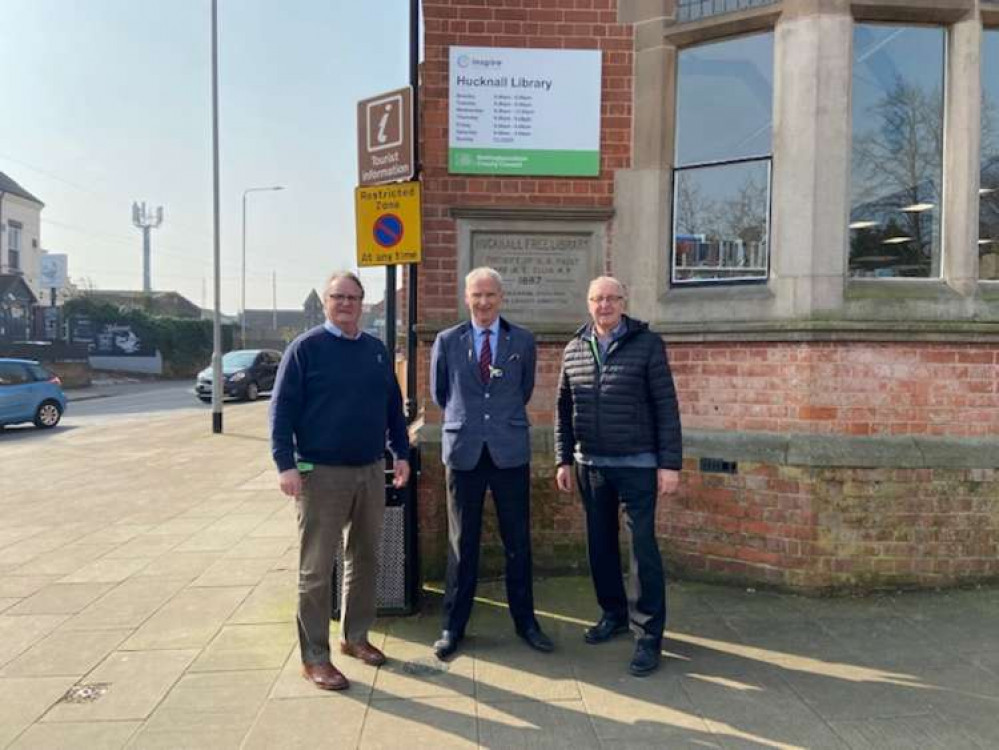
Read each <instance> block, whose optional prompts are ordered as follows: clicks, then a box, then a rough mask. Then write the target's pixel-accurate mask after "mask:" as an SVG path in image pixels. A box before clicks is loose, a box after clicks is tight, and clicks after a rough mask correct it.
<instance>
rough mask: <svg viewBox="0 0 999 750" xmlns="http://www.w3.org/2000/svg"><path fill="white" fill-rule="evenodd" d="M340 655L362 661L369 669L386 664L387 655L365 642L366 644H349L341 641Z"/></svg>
mask: <svg viewBox="0 0 999 750" xmlns="http://www.w3.org/2000/svg"><path fill="white" fill-rule="evenodd" d="M340 653H341V654H346V655H347V656H353V657H354V658H355V659H360V660H361V661H363V662H364V663H365V664H367V665H368V666H369V667H380V666H381V665H382V664H384V663H385V654H383V653H382V652H381V651H379V650H378V649H377V648H375V647H374V646H372V645H371V644H370V643H368V642H367V641H365V642H364V643H348V642H347V641H340Z"/></svg>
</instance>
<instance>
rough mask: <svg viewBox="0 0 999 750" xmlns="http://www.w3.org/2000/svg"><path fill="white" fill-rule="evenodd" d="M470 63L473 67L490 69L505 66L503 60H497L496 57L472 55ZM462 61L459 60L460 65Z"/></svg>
mask: <svg viewBox="0 0 999 750" xmlns="http://www.w3.org/2000/svg"><path fill="white" fill-rule="evenodd" d="M469 63H470V64H471V66H472V67H473V68H483V69H485V70H489V69H491V68H501V67H502V66H503V61H502V60H497V59H496V58H495V57H474V56H473V57H470V58H469ZM460 64H461V63H460V62H459V65H460Z"/></svg>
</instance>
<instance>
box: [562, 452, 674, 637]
mask: <svg viewBox="0 0 999 750" xmlns="http://www.w3.org/2000/svg"><path fill="white" fill-rule="evenodd" d="M576 479H577V481H578V482H579V491H580V494H581V495H582V496H583V507H584V509H585V510H586V546H587V554H588V556H589V562H590V575H591V576H592V577H593V588H594V589H595V590H596V594H597V602H598V603H599V604H600V607H601V609H602V610H603V612H604V615H605V616H607V617H612V618H614V619H616V620H618V621H619V622H627V621H628V604H629V601H630V602H631V604H632V606H631V618H630V619H631V624H632V626H633V629H636V628H637V629H638V630H639V632H640V633H642V634H644V635H645V636H650V637H654V638H655V639H656V640H657V641H661V640H662V634H663V628H664V627H665V626H666V581H665V574H664V572H663V561H662V556H661V555H660V554H659V546H658V545H657V544H656V528H655V520H656V492H657V477H656V470H655V469H631V468H624V467H599V466H585V465H581V464H577V465H576ZM619 505H623V506H624V515H625V521H626V523H627V526H628V531H629V532H630V534H631V575H630V576H629V580H628V591H627V592H625V586H624V580H623V576H622V573H621V550H620V546H619V544H618V534H619V528H620V527H619V523H618V506H619Z"/></svg>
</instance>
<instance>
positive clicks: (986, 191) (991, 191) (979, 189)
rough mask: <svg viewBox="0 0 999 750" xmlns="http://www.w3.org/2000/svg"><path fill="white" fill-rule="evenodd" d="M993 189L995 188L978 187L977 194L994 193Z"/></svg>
mask: <svg viewBox="0 0 999 750" xmlns="http://www.w3.org/2000/svg"><path fill="white" fill-rule="evenodd" d="M995 191H996V189H995V188H978V194H979V195H988V194H989V193H994V192H995Z"/></svg>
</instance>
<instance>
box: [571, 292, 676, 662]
mask: <svg viewBox="0 0 999 750" xmlns="http://www.w3.org/2000/svg"><path fill="white" fill-rule="evenodd" d="M587 296H588V302H587V306H588V308H589V311H590V316H591V318H592V322H591V323H587V324H586V325H584V326H583V327H582V328H580V329H579V331H577V332H576V336H575V337H574V338H573V339H572V341H570V342H569V344H568V345H567V346H566V347H565V353H564V354H563V357H562V373H561V375H560V378H559V391H558V407H557V410H556V415H555V453H556V463H557V464H558V469H557V472H556V482H557V484H558V488H559V490H561V491H562V492H571V491H572V465H573V464H574V463H575V466H576V481H577V482H578V483H579V492H580V495H581V496H582V498H583V507H584V508H585V511H586V537H587V550H588V555H589V563H590V574H591V575H592V577H593V586H594V589H596V594H597V602H598V603H599V605H600V607H601V609H602V615H601V617H600V620H599V621H598V622H597V624H596V625H594V626H593V627H591V628H588V629H587V630H586V633H585V639H586V642H587V643H590V644H597V643H604V642H605V641H608V640H610V639H611V638H612V637H614V636H615V635H617V634H618V633H624V632H626V631H627V630H628V623H629V621H630V623H631V625H632V627H633V628H634V629H635V631H636V632H637V634H638V639H637V642H636V646H635V654H634V657H633V658H632V660H631V664H630V667H629V668H630V671H631V673H632V674H634V675H638V676H641V675H646V674H649V673H651V672H653V671H655V670H656V669H657V668H658V667H659V659H660V652H661V649H662V637H663V628H664V627H665V625H666V590H665V576H664V573H663V564H662V557H661V556H660V554H659V547H658V545H657V544H656V529H655V518H656V500H657V498H658V497H661V496H663V495H668V494H672V493H673V492H676V490H677V487H678V486H679V483H680V466H681V462H682V437H681V431H680V411H679V407H678V405H677V400H676V390H675V388H674V387H673V376H672V375H671V374H670V370H669V363H668V362H667V360H666V349H665V346H664V345H663V342H662V339H660V338H659V336H657V335H656V334H654V333H653V332H652V331H650V330H649V327H648V324H646V323H643V322H641V321H638V320H635V319H633V318H629V317H628V316H626V315H625V314H624V309H625V301H626V299H625V290H624V286H623V285H622V284H621V282H619V281H618V280H617V279H614V278H612V277H609V276H601V277H600V278H597V279H594V280H593V281H592V282H591V283H590V289H589V293H588V295H587ZM619 505H623V506H624V512H625V516H626V518H627V524H628V529H629V531H630V532H631V542H632V543H631V551H632V565H631V575H632V582H631V586H630V589H631V591H632V594H633V596H634V600H633V602H632V606H631V612H630V617H629V601H628V596H627V594H626V593H625V586H624V581H623V578H622V573H621V553H620V549H619V547H618V529H619V526H618V507H619Z"/></svg>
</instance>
